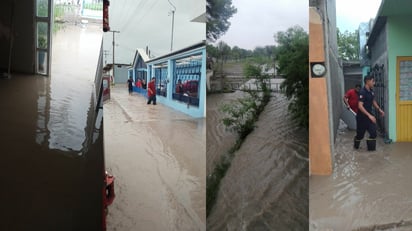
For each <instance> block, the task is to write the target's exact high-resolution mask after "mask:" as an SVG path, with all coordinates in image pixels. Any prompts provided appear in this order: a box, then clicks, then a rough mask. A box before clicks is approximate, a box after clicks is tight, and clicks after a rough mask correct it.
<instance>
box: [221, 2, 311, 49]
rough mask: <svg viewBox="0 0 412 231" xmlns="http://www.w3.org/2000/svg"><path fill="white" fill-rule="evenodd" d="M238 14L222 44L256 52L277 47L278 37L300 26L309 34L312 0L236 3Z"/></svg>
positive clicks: (234, 3) (233, 18)
mask: <svg viewBox="0 0 412 231" xmlns="http://www.w3.org/2000/svg"><path fill="white" fill-rule="evenodd" d="M232 3H233V5H234V6H235V7H236V8H237V13H236V14H235V15H234V16H233V17H232V18H231V19H230V22H231V26H230V28H229V30H228V31H227V32H226V34H225V35H223V36H222V37H221V38H220V39H219V40H218V41H220V40H223V41H224V42H226V43H227V44H228V45H229V46H231V47H233V46H235V45H236V46H238V47H241V48H244V49H254V48H255V47H257V46H265V45H275V40H274V37H273V36H274V34H275V33H276V32H278V31H286V30H287V29H288V28H290V27H292V26H295V25H299V26H301V27H302V28H303V29H304V30H306V31H308V27H309V15H308V14H309V8H308V7H309V0H294V1H291V0H232Z"/></svg>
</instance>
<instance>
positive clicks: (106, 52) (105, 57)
mask: <svg viewBox="0 0 412 231" xmlns="http://www.w3.org/2000/svg"><path fill="white" fill-rule="evenodd" d="M103 55H104V64H106V63H107V56H108V55H109V51H108V50H103Z"/></svg>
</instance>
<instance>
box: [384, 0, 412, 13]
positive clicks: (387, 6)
mask: <svg viewBox="0 0 412 231" xmlns="http://www.w3.org/2000/svg"><path fill="white" fill-rule="evenodd" d="M392 15H412V1H410V0H382V2H381V6H380V7H379V10H378V16H392Z"/></svg>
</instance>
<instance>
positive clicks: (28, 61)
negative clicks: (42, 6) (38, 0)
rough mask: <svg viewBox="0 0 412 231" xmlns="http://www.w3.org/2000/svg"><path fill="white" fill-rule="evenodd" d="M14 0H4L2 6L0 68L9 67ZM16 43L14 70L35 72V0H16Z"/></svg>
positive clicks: (14, 46)
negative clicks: (9, 33)
mask: <svg viewBox="0 0 412 231" xmlns="http://www.w3.org/2000/svg"><path fill="white" fill-rule="evenodd" d="M11 2H12V0H3V1H2V2H1V4H2V6H1V7H0V68H2V69H3V68H4V69H7V67H8V60H9V48H10V46H9V39H8V32H9V29H10V16H11ZM14 2H15V4H14V20H13V23H14V27H13V28H14V34H15V36H14V44H13V51H12V66H11V69H12V71H15V72H22V73H34V57H35V55H34V52H35V50H34V49H35V48H34V42H35V39H34V2H35V1H28V0H15V1H14Z"/></svg>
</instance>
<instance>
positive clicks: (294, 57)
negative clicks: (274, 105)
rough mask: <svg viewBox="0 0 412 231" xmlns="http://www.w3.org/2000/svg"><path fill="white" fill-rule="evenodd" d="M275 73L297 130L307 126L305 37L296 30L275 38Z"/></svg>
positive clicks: (281, 33) (306, 51)
mask: <svg viewBox="0 0 412 231" xmlns="http://www.w3.org/2000/svg"><path fill="white" fill-rule="evenodd" d="M275 40H276V41H277V43H278V46H277V49H276V60H277V62H278V73H280V74H281V75H283V76H284V77H285V81H284V82H283V83H282V86H281V88H282V89H283V90H285V95H286V97H287V98H288V99H289V100H291V102H290V104H289V107H288V110H289V111H290V112H291V114H292V118H293V119H294V120H295V121H297V122H298V124H299V126H301V127H304V128H308V126H309V79H308V69H309V66H308V63H309V37H308V34H307V33H306V32H305V31H304V30H303V28H301V27H299V26H295V27H292V28H289V29H288V30H287V31H286V32H278V33H277V34H276V35H275Z"/></svg>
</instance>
